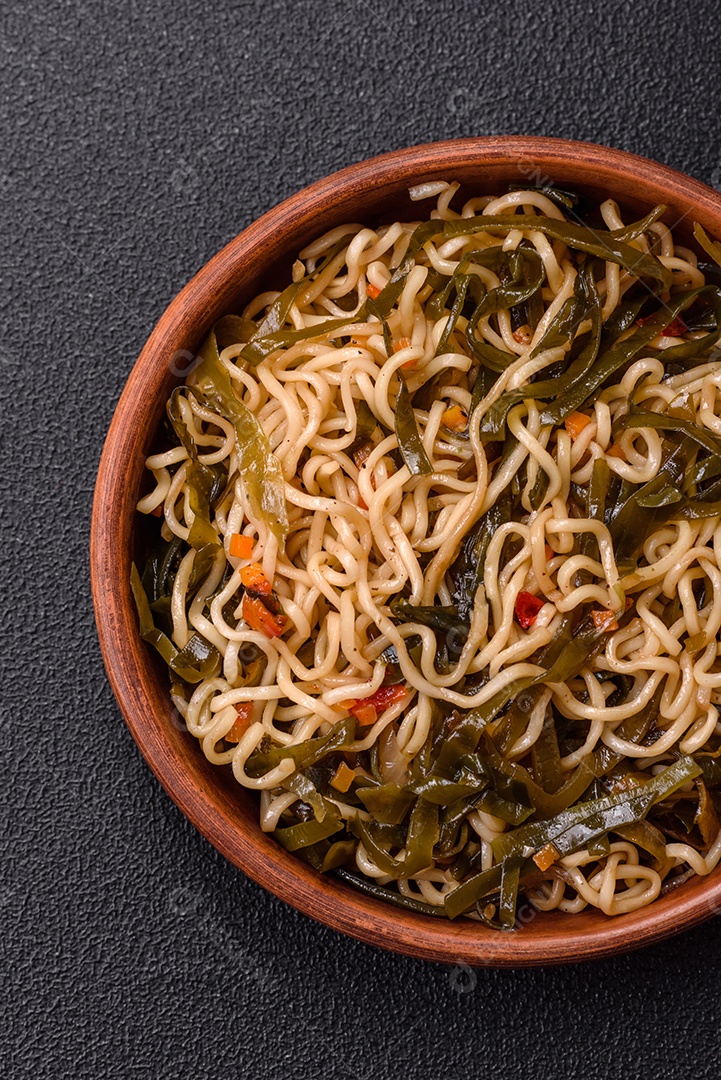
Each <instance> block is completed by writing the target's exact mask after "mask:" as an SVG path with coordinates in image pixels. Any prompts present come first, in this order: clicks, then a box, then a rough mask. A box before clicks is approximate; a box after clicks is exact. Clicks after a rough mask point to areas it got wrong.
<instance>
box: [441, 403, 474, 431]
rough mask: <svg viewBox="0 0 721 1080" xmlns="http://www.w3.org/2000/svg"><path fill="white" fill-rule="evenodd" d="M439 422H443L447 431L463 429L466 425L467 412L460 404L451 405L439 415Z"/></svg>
mask: <svg viewBox="0 0 721 1080" xmlns="http://www.w3.org/2000/svg"><path fill="white" fill-rule="evenodd" d="M441 423H442V424H445V426H446V427H447V428H448V430H449V431H465V430H466V428H467V426H468V413H467V412H466V410H465V409H462V408H461V406H460V405H451V407H450V409H446V411H445V412H444V413H443V416H442V417H441Z"/></svg>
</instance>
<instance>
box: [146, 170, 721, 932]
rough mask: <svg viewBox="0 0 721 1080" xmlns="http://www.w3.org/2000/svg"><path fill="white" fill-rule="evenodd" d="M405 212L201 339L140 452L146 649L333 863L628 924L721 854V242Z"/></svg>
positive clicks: (585, 218)
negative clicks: (152, 444) (146, 517)
mask: <svg viewBox="0 0 721 1080" xmlns="http://www.w3.org/2000/svg"><path fill="white" fill-rule="evenodd" d="M411 197H412V198H413V199H415V200H416V201H417V202H418V204H419V206H421V207H424V208H426V209H425V213H424V215H423V217H422V219H421V220H419V221H413V222H396V223H394V224H391V225H387V224H386V225H383V226H381V227H377V228H370V227H366V226H364V225H360V224H349V225H347V226H343V227H340V228H336V229H334V230H332V231H331V232H329V233H327V234H326V235H325V236H322V237H320V238H319V239H318V240H317V241H315V242H314V243H312V244H310V245H309V246H308V247H307V248H305V250H303V251H301V252H300V253H299V256H298V259H297V261H296V262H295V263H294V265H293V267H292V272H291V276H290V277H289V278H288V279H286V281H285V282H281V283H280V285H281V291H280V292H276V291H274V292H268V293H264V294H263V295H261V296H258V297H256V298H255V299H254V300H253V301H252V302H251V303H250V304H249V305H248V307H247V308H246V309H245V310H244V311H243V312H236V313H232V314H229V315H227V316H226V317H225V318H224V319H222V320H221V321H220V322H219V323H218V324H216V326H215V327H214V329H213V331H212V332H211V333H210V335H209V336H208V338H207V340H206V341H205V343H204V345H203V348H202V350H201V352H200V354H199V356H198V358H197V361H196V363H195V364H194V365H193V368H192V371H191V373H190V375H189V377H188V379H187V382H186V384H185V385H184V386H183V387H180V388H178V389H177V390H176V391H175V392H174V393H173V395H172V397H171V399H170V401H169V402H168V410H167V412H168V419H167V422H166V428H165V431H164V433H163V434H162V437H161V438H162V441H161V444H160V446H161V448H160V449H159V452H158V453H155V454H153V455H152V456H151V457H150V458H148V460H147V466H148V469H149V470H150V474H151V477H152V481H153V482H152V484H151V485H149V490H148V494H146V495H145V496H144V497H143V498H142V499H141V500H140V502H139V504H138V509H139V510H140V511H141V512H142V513H144V514H150V515H156V517H158V518H159V519H160V518H162V521H161V520H159V521H158V526H157V530H156V539H155V541H154V545H155V546H154V547H153V550H152V552H151V555H150V558H149V559H148V562H147V564H146V566H145V568H144V570H143V572H142V576H141V575H140V574H138V572H137V571H136V570H134V572H133V581H132V584H133V590H134V594H135V597H136V602H137V605H138V611H139V615H140V629H141V633H142V634H143V636H144V637H145V639H146V640H148V641H149V642H151V643H152V644H153V645H154V646H155V647H156V648H157V649H158V650H159V651H160V652H161V654H162V656H163V657H164V659H165V661H166V663H167V664H168V665H169V669H170V673H171V681H172V690H171V692H172V696H173V701H174V703H175V705H176V707H177V709H178V710H179V712H180V713H181V714H182V716H183V717H184V719H185V722H186V724H187V727H188V730H189V731H190V732H191V734H192V735H194V736H195V737H196V738H197V739H198V740H199V741H200V744H201V746H202V749H203V752H204V753H205V755H206V757H207V758H208V759H209V760H210V761H211V762H214V763H217V764H218V765H226V766H230V767H231V768H232V770H233V774H234V776H235V778H236V780H237V781H238V783H239V784H241V785H243V786H244V787H246V788H251V789H253V790H256V791H257V792H258V793H259V811H260V822H261V827H262V828H263V829H264V830H266V831H268V832H274V835H275V837H276V838H277V839H278V841H279V842H280V843H281V844H283V845H284V846H285V847H286V848H287V849H288V850H291V851H295V852H297V853H298V855H299V856H301V857H304V858H306V859H308V860H309V861H310V862H311V863H312V865H314V866H316V867H317V868H318V869H319V870H321V871H324V872H329V873H336V874H338V875H340V876H341V877H342V878H343V879H344V880H346V881H348V882H351V883H353V884H354V885H356V886H357V887H358V888H361V889H363V890H364V891H366V892H370V893H372V894H373V895H376V896H380V897H383V898H385V899H386V900H388V901H389V902H391V903H395V904H400V905H403V906H406V907H411V908H413V909H415V910H418V911H423V912H425V913H429V914H435V915H441V916H448V917H451V918H453V917H456V916H459V915H468V916H470V917H472V918H478V919H481V920H483V921H485V922H487V923H489V924H490V925H493V926H497V927H500V928H502V929H510V928H512V927H513V926H514V925H517V921H518V910H517V905H518V901H519V896H524V897H525V898H526V901H527V902H528V903H530V904H531V905H533V906H534V907H535V908H538V909H542V910H549V909H554V908H558V909H561V910H563V911H566V912H576V911H580V910H582V909H583V908H585V907H586V906H588V905H592V906H594V907H597V908H599V909H600V910H602V911H603V912H605V913H606V914H607V915H617V914H622V913H624V912H628V911H632V910H635V909H637V908H640V907H643V906H645V905H647V904H649V903H651V902H652V901H653V900H654V899H655V898H656V897H657V896H658V895H659V894H660V893H661V892H662V891H664V890H666V889H668V888H670V887H674V886H675V885H677V884H679V883H680V882H681V881H682V880H683V879H684V878H685V877H686V876H688V875H690V874H708V873H711V872H712V871H714V869H715V867H716V864H717V862H718V861H719V858H721V827H720V826H719V819H718V816H717V809H718V808H719V806H721V801H720V800H721V791H720V786H721V723H720V722H719V711H718V704H719V701H721V663H719V658H718V654H719V630H720V629H721V527H720V523H721V353H720V352H719V347H718V339H719V325H720V322H719V320H721V289H719V287H718V284H717V283H718V281H719V280H720V279H721V278H720V271H719V267H718V266H717V265H716V261H718V258H719V250H718V245H717V244H716V243H715V242H714V241H713V240H712V239H711V238H710V237H708V236H706V234H705V233H703V230H701V229H700V228H697V230H696V237H697V240H698V242H699V244H700V248H699V251H701V252H702V254H701V255H700V256H699V255H697V254H696V253H695V252H694V251H692V250H690V249H689V248H688V247H685V246H682V244H681V242H680V241H679V239H678V237H676V236H675V235H674V232H673V230H672V229H669V227H668V226H667V225H666V224H664V208H663V207H657V208H654V209H651V210H650V211H649V212H648V214H647V215H646V216H645V217H644V218H642V219H641V220H638V221H634V220H631V219H630V218H629V217H628V216H627V215H625V216H623V217H622V215H621V211H620V210H619V208H618V206H617V205H616V204H615V203H614V202H612V201H611V200H608V201H606V202H605V203H603V204H602V205H600V206H597V205H591V204H590V203H588V202H584V201H583V200H579V199H578V198H577V197H576V196H575V195H573V194H572V193H566V192H558V191H555V190H553V189H543V190H540V189H539V190H520V191H519V190H512V191H510V192H508V193H507V194H504V195H501V196H494V195H480V196H477V197H474V198H471V199H470V200H469V201H467V202H465V203H462V202H461V201H460V199H459V195H458V185H456V184H446V183H438V184H433V185H425V186H424V187H423V188H422V189H417V190H412V191H411ZM424 200H425V201H424ZM429 200H432V201H431V203H430V205H431V206H432V210H431V209H428V207H429ZM151 520H152V518H151Z"/></svg>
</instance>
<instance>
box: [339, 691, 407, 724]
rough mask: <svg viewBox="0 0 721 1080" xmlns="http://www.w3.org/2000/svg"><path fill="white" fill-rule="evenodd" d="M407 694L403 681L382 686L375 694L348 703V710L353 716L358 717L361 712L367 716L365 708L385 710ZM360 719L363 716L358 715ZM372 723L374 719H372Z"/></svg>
mask: <svg viewBox="0 0 721 1080" xmlns="http://www.w3.org/2000/svg"><path fill="white" fill-rule="evenodd" d="M405 696H406V688H405V686H404V685H403V684H402V683H397V684H396V685H395V686H381V687H380V689H379V690H376V692H375V694H371V696H370V697H367V698H361V700H360V701H352V702H350V703H349V705H348V712H350V713H352V714H353V716H356V717H358V714H359V712H360V713H361V716H367V715H369V713H366V712H365V710H367V709H368V710H369V709H375V711H376V713H379V712H383V710H384V709H387V708H388V707H389V705H394V704H395V703H396V701H402V700H403V698H404V697H405ZM358 718H359V719H360V718H361V717H358ZM370 722H371V723H372V720H371V721H370Z"/></svg>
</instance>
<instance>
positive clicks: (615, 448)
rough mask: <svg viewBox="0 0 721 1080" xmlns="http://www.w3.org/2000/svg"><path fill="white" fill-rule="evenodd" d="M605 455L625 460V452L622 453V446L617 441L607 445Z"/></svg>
mask: <svg viewBox="0 0 721 1080" xmlns="http://www.w3.org/2000/svg"><path fill="white" fill-rule="evenodd" d="M606 457H616V458H620V459H621V461H625V460H626V454H625V453H624V450H623V447H622V446H621V445H620V444H619V443H613V444H612V445H611V446H609V448H608V450H607V451H606Z"/></svg>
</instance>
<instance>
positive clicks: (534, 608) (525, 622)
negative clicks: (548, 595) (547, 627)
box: [515, 592, 546, 630]
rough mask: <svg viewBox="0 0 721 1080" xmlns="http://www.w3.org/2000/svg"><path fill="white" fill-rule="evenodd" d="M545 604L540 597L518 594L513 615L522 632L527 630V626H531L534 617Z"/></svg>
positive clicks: (526, 593) (530, 594)
mask: <svg viewBox="0 0 721 1080" xmlns="http://www.w3.org/2000/svg"><path fill="white" fill-rule="evenodd" d="M545 602H546V601H545V600H542V599H541V597H540V596H534V595H533V593H529V592H520V593H519V594H518V598H517V600H516V607H515V615H516V621H517V622H518V624H519V625H520V626H522V627H523V629H524V630H528V628H529V626H533V624H534V622H535V621H536V616H537V615H538V612H539V611H540V610H541V608H542V607H543V605H544V604H545Z"/></svg>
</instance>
